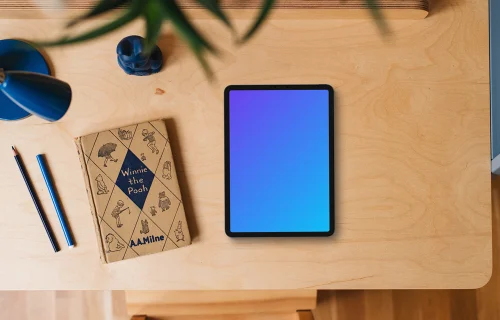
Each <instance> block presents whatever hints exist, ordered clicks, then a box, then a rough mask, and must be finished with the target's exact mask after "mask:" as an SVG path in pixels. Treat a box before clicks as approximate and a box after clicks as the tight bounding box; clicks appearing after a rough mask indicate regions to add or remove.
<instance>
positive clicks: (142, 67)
mask: <svg viewBox="0 0 500 320" xmlns="http://www.w3.org/2000/svg"><path fill="white" fill-rule="evenodd" d="M116 54H117V56H118V65H119V66H120V68H122V69H123V71H125V73H126V74H130V75H134V76H149V75H151V74H153V73H157V72H159V71H160V70H161V67H162V66H163V54H162V52H161V50H160V48H159V47H158V46H155V48H154V49H153V51H152V52H151V54H149V55H145V54H144V38H142V37H140V36H128V37H126V38H123V39H122V40H121V41H120V42H119V43H118V46H117V47H116Z"/></svg>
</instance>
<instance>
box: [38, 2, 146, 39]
mask: <svg viewBox="0 0 500 320" xmlns="http://www.w3.org/2000/svg"><path fill="white" fill-rule="evenodd" d="M138 16H139V13H138V12H136V11H135V10H129V11H127V12H126V13H125V14H124V15H122V16H120V17H118V18H116V19H115V20H113V21H111V22H109V23H107V24H105V25H103V26H101V27H99V28H96V29H94V30H92V31H89V32H87V33H84V34H82V35H79V36H75V37H63V38H61V39H59V40H56V41H53V42H45V43H38V45H41V46H44V47H51V46H60V45H66V44H74V43H79V42H83V41H87V40H91V39H94V38H98V37H100V36H103V35H105V34H107V33H109V32H111V31H114V30H116V29H118V28H121V27H123V26H124V25H126V24H128V23H129V22H131V21H133V20H134V19H136V18H137V17H138Z"/></svg>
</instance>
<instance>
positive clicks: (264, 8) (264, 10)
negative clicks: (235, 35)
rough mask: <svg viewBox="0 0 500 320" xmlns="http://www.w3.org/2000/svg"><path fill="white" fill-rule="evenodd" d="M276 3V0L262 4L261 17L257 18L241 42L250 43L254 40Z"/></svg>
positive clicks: (269, 0) (266, 0)
mask: <svg viewBox="0 0 500 320" xmlns="http://www.w3.org/2000/svg"><path fill="white" fill-rule="evenodd" d="M275 2H276V1H275V0H265V1H264V3H263V4H262V8H261V10H260V13H259V16H258V17H257V20H255V22H254V24H253V26H252V27H251V28H250V29H249V30H248V31H247V33H246V34H245V35H244V36H243V38H242V40H241V42H246V41H248V40H249V39H250V38H252V36H253V35H254V34H255V32H257V30H259V28H260V26H261V25H262V23H264V21H265V20H266V18H267V17H268V15H269V13H270V11H271V9H272V7H273V5H274V3H275Z"/></svg>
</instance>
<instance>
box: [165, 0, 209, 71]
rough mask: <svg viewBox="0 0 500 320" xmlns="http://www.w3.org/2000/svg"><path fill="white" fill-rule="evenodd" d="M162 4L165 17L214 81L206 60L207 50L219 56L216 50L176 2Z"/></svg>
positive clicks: (173, 0) (170, 1)
mask: <svg viewBox="0 0 500 320" xmlns="http://www.w3.org/2000/svg"><path fill="white" fill-rule="evenodd" d="M162 3H163V15H164V16H165V17H166V18H167V19H168V20H169V21H170V22H171V23H172V24H173V25H174V27H175V29H176V30H177V32H178V33H179V35H180V36H181V37H182V38H183V39H184V40H185V41H186V42H187V44H188V45H189V47H190V48H191V50H192V51H193V53H194V55H195V56H196V58H197V59H198V61H199V62H200V64H201V66H202V67H203V70H204V71H205V74H206V75H207V77H208V78H209V79H213V72H212V70H211V69H210V66H209V64H208V62H207V60H206V59H205V50H209V51H210V52H212V53H214V54H217V51H216V50H215V48H214V47H212V45H211V44H210V43H209V42H208V41H207V40H205V38H203V36H202V35H201V34H200V33H198V31H197V30H196V29H195V28H194V27H193V25H191V23H190V22H189V21H188V20H187V18H186V16H185V15H184V13H183V12H182V11H181V9H180V8H179V6H178V5H177V3H176V2H175V0H162Z"/></svg>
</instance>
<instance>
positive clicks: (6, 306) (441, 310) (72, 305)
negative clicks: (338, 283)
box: [0, 178, 500, 320]
mask: <svg viewBox="0 0 500 320" xmlns="http://www.w3.org/2000/svg"><path fill="white" fill-rule="evenodd" d="M492 200H493V259H494V262H493V276H492V278H491V281H490V282H489V283H488V284H487V285H486V286H485V287H483V288H481V289H478V290H414V291H412V290H379V291H363V290H359V291H320V292H319V293H318V307H317V309H316V310H314V315H315V319H316V320H414V319H415V320H417V319H422V320H424V319H425V320H432V319H436V320H438V319H439V320H447V319H449V320H462V319H463V320H475V319H477V320H500V252H499V250H500V232H499V227H500V178H497V179H494V180H493V182H492ZM123 301H124V296H123V293H122V292H113V293H112V292H102V291H89V292H82V291H80V292H79V291H73V292H68V291H64V292H63V291H60V292H51V291H37V292H0V319H16V320H35V319H36V320H63V319H64V320H87V319H96V320H101V319H102V320H114V319H127V318H128V317H127V316H126V315H125V312H124V310H125V306H124V302H123ZM238 319H240V318H238ZM262 319H263V318H262Z"/></svg>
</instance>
